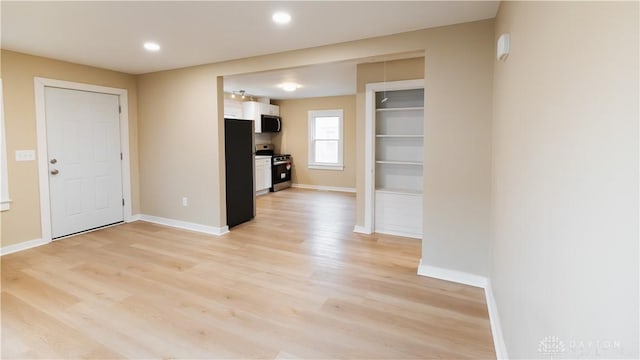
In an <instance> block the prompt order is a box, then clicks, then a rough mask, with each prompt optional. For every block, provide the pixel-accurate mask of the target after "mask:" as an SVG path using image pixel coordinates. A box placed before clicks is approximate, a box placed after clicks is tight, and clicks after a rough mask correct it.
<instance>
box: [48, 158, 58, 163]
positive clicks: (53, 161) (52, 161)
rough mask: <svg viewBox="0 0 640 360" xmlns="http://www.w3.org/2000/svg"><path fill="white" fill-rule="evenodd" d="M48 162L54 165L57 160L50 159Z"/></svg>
mask: <svg viewBox="0 0 640 360" xmlns="http://www.w3.org/2000/svg"><path fill="white" fill-rule="evenodd" d="M49 162H50V163H52V164H55V163H57V162H58V160H56V159H51V161H49Z"/></svg>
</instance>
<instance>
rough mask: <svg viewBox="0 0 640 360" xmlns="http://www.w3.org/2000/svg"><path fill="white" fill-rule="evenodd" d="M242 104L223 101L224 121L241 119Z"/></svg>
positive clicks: (229, 100) (230, 100)
mask: <svg viewBox="0 0 640 360" xmlns="http://www.w3.org/2000/svg"><path fill="white" fill-rule="evenodd" d="M242 115H243V114H242V103H241V102H240V101H236V100H233V99H224V117H225V119H242V118H243V117H242Z"/></svg>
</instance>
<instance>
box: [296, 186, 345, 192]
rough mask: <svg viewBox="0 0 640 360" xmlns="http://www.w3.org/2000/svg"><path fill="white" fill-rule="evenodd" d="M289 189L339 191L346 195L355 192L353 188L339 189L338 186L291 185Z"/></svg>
mask: <svg viewBox="0 0 640 360" xmlns="http://www.w3.org/2000/svg"><path fill="white" fill-rule="evenodd" d="M291 187H294V188H299V189H311V190H321V191H339V192H348V193H354V192H356V189H355V188H348V187H339V186H324V185H307V184H291Z"/></svg>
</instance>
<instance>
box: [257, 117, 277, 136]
mask: <svg viewBox="0 0 640 360" xmlns="http://www.w3.org/2000/svg"><path fill="white" fill-rule="evenodd" d="M260 121H261V122H262V124H261V125H262V132H263V133H265V132H280V130H281V129H282V121H281V120H280V116H274V115H262V116H261V119H260Z"/></svg>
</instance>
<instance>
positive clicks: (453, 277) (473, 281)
mask: <svg viewBox="0 0 640 360" xmlns="http://www.w3.org/2000/svg"><path fill="white" fill-rule="evenodd" d="M418 275H422V276H428V277H432V278H436V279H440V280H446V281H452V282H456V283H459V284H465V285H470V286H475V287H479V288H483V289H484V288H485V287H486V286H487V278H486V277H484V276H480V275H475V274H469V273H466V272H462V271H456V270H449V269H444V268H441V267H437V266H431V265H426V264H423V263H422V259H420V265H418Z"/></svg>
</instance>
